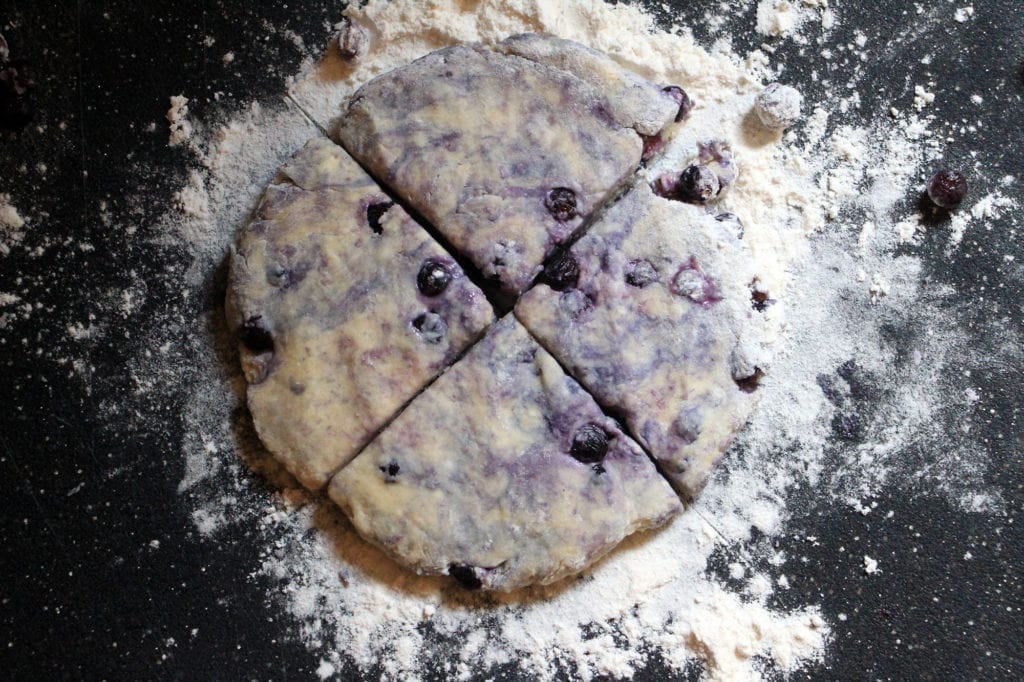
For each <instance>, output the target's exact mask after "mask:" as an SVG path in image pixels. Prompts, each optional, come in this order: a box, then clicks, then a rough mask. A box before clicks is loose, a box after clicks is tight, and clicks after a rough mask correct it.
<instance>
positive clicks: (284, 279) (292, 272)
mask: <svg viewBox="0 0 1024 682" xmlns="http://www.w3.org/2000/svg"><path fill="white" fill-rule="evenodd" d="M308 274H309V266H308V265H307V264H304V263H303V264H301V265H299V266H297V267H294V268H289V267H285V266H275V267H269V268H267V283H268V284H270V285H271V286H273V287H277V288H279V289H285V290H287V289H291V288H292V287H294V286H296V285H298V284H301V283H302V280H304V279H306V275H308Z"/></svg>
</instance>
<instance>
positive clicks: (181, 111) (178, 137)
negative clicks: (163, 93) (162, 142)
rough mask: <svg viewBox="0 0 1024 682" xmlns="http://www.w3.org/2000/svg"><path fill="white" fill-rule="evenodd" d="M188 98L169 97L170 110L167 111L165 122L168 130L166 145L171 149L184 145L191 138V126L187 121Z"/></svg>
mask: <svg viewBox="0 0 1024 682" xmlns="http://www.w3.org/2000/svg"><path fill="white" fill-rule="evenodd" d="M187 117H188V97H185V96H184V95H174V96H172V97H171V108H170V109H168V110H167V122H168V124H170V125H169V128H170V138H169V140H168V143H169V144H170V145H171V146H172V147H176V146H178V145H180V144H184V143H185V142H187V141H188V140H189V139H190V138H191V137H192V124H191V123H190V122H189V120H188V118H187Z"/></svg>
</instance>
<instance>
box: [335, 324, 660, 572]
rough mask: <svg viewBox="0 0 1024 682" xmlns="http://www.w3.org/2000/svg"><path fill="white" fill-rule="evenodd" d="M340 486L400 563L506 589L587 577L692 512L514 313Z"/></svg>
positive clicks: (361, 522)
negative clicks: (630, 541)
mask: <svg viewBox="0 0 1024 682" xmlns="http://www.w3.org/2000/svg"><path fill="white" fill-rule="evenodd" d="M392 463H399V464H400V470H399V471H397V472H396V475H390V467H391V465H392ZM329 493H330V495H331V498H332V499H333V500H334V501H335V502H337V503H338V505H339V506H340V507H341V508H342V509H343V510H344V512H345V513H346V515H348V517H349V518H350V519H351V520H352V523H353V525H354V526H355V528H356V529H357V530H358V531H359V533H360V534H361V535H362V536H363V537H365V538H366V539H367V540H369V541H370V542H373V543H374V544H376V545H378V546H380V547H381V548H383V549H384V550H385V551H386V552H387V553H388V554H389V555H391V556H392V557H393V558H394V559H395V560H396V561H398V562H399V563H401V564H403V565H405V566H407V567H409V568H411V569H413V570H415V571H417V572H420V573H428V574H439V575H444V574H447V575H450V576H452V577H453V578H454V579H455V580H456V581H457V582H458V583H459V584H461V585H462V586H463V587H466V588H469V589H488V590H503V591H508V590H513V589H517V588H520V587H525V586H527V585H531V584H538V583H540V584H546V583H550V582H553V581H555V580H558V579H559V578H562V577H564V576H567V575H571V574H573V573H577V572H579V571H581V570H583V569H585V568H586V567H587V566H588V565H590V564H591V563H593V562H594V561H596V560H597V559H598V558H599V557H601V556H602V555H604V554H605V553H606V552H608V551H609V550H610V549H611V548H612V547H614V546H615V545H616V544H617V543H618V542H619V541H620V540H622V538H624V537H625V536H627V535H629V534H630V533H633V532H635V531H637V530H641V529H645V528H653V527H657V526H659V525H661V524H663V523H665V522H666V521H667V520H668V519H669V518H670V517H671V516H672V515H674V514H675V513H676V512H677V511H678V510H679V509H680V503H679V500H678V498H677V497H676V495H675V493H674V492H673V491H672V489H671V488H670V487H669V485H668V484H667V483H666V482H665V480H664V479H663V478H661V476H660V475H659V474H658V472H657V470H656V469H655V467H654V465H653V464H652V462H651V461H650V460H649V459H648V458H647V456H646V455H645V454H644V452H643V451H642V450H641V449H640V448H639V446H637V445H636V443H634V442H633V441H632V440H631V439H630V438H629V437H628V436H626V435H625V434H624V433H622V431H621V430H620V429H619V427H618V426H617V425H616V423H615V421H614V420H612V419H609V418H608V417H606V416H605V415H604V414H603V413H602V412H601V410H600V408H598V406H597V404H596V403H595V402H594V401H593V399H592V398H590V396H589V395H588V394H587V393H586V392H585V391H583V389H582V388H580V386H579V385H578V384H577V383H576V382H575V381H573V380H572V379H570V378H569V377H568V376H566V375H565V373H564V372H563V371H562V369H561V367H560V366H559V365H558V363H557V362H555V360H554V358H552V357H551V356H550V355H549V354H548V353H547V352H546V351H544V350H543V349H542V348H540V347H539V346H538V344H537V343H536V341H534V340H533V338H532V337H531V336H530V335H529V334H528V333H527V332H526V330H525V329H524V328H523V327H522V325H520V324H519V323H518V322H517V321H516V320H515V318H514V317H513V316H506V317H505V318H504V319H503V320H501V321H499V322H498V323H497V324H496V325H494V326H493V327H492V328H491V330H490V331H489V332H488V334H487V335H486V336H485V337H484V338H483V339H482V340H481V341H480V342H479V343H478V344H477V345H475V346H474V347H473V348H472V349H471V350H470V351H469V352H468V353H467V354H466V356H465V357H463V358H462V359H461V360H459V362H457V363H456V364H455V365H453V366H452V367H451V368H450V369H449V370H448V371H446V372H445V373H444V374H442V375H441V376H440V377H439V378H438V379H437V381H436V382H434V384H432V385H431V386H430V387H429V388H428V389H427V390H426V391H425V392H424V393H422V394H421V395H419V396H418V397H417V398H416V399H415V400H413V401H412V402H411V403H410V404H409V406H408V407H407V408H406V409H405V410H404V411H403V412H402V413H401V414H400V415H398V416H397V417H396V418H395V420H394V421H393V422H391V424H389V425H388V427H387V428H386V429H384V431H383V432H381V434H380V435H379V436H378V437H377V438H376V439H375V440H374V441H373V442H371V443H370V444H369V445H368V446H367V447H366V449H365V450H363V452H362V453H361V454H360V455H359V456H358V457H356V458H355V459H354V460H353V461H352V462H351V463H350V464H348V466H346V467H345V468H343V469H342V470H341V471H340V472H339V473H338V474H337V475H336V476H335V477H334V479H333V480H332V481H331V484H330V487H329Z"/></svg>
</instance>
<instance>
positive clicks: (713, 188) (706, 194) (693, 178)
mask: <svg viewBox="0 0 1024 682" xmlns="http://www.w3.org/2000/svg"><path fill="white" fill-rule="evenodd" d="M720 187H721V186H720V184H719V182H718V176H717V175H715V172H714V171H713V170H711V169H710V168H708V167H707V166H690V167H688V168H686V169H685V170H684V171H683V172H682V173H681V174H680V175H679V184H678V185H676V195H677V196H678V197H679V198H680V199H682V200H683V201H686V202H688V203H691V204H703V203H706V202H707V201H708V200H710V199H711V198H713V197H714V196H715V195H716V194H718V190H719V189H720Z"/></svg>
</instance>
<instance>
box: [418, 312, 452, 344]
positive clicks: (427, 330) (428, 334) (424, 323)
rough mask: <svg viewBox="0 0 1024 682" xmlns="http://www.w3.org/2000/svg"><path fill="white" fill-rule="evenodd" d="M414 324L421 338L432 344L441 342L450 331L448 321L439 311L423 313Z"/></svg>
mask: <svg viewBox="0 0 1024 682" xmlns="http://www.w3.org/2000/svg"><path fill="white" fill-rule="evenodd" d="M412 326H413V328H414V329H415V330H416V331H417V332H418V333H419V335H420V338H422V339H423V341H424V342H425V343H429V344H430V345H432V346H433V345H436V344H439V343H441V342H442V341H443V340H444V337H445V334H447V333H448V323H447V322H445V321H444V318H443V317H441V316H440V315H438V314H437V313H421V314H420V315H418V316H417V317H416V319H415V320H413V321H412Z"/></svg>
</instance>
